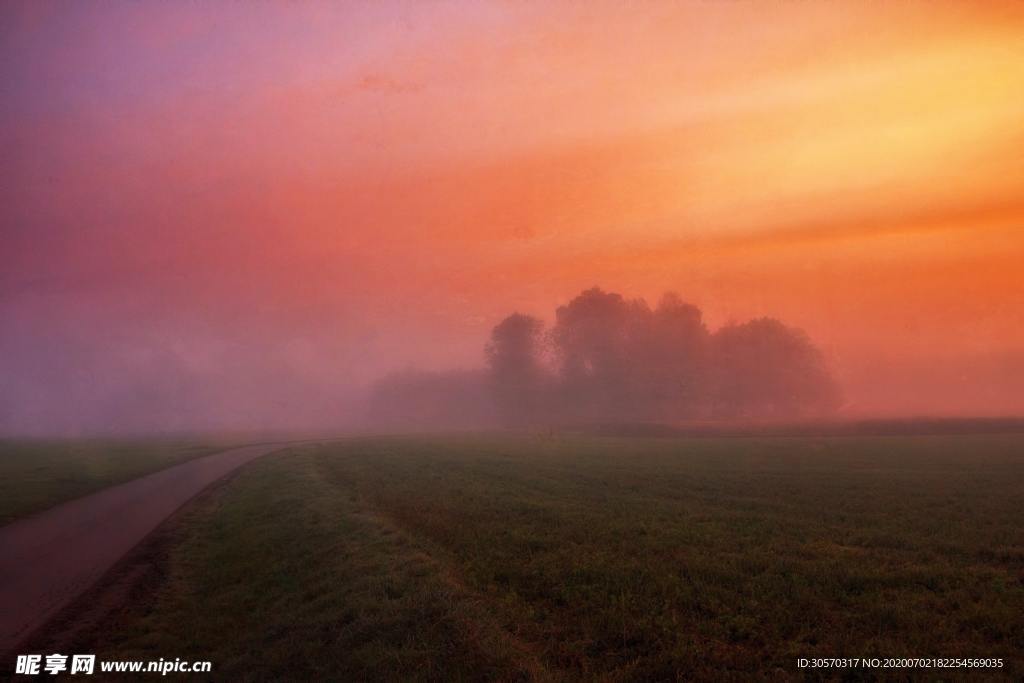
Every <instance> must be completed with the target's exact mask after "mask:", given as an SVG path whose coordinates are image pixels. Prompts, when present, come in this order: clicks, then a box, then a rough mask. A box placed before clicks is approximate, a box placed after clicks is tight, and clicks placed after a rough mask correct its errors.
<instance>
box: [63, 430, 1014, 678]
mask: <svg viewBox="0 0 1024 683" xmlns="http://www.w3.org/2000/svg"><path fill="white" fill-rule="evenodd" d="M1022 493H1024V436H1020V435H1017V436H1008V435H983V436H943V437H908V436H900V437H841V438H810V437H803V438H764V439H751V438H720V439H700V438H691V439H639V438H637V439H625V438H596V437H593V438H587V437H556V438H539V437H532V436H501V435H499V436H493V435H492V436H488V435H480V436H458V437H436V438H435V437H431V438H399V437H388V438H373V439H370V438H367V439H352V440H349V441H346V442H341V443H334V444H325V445H320V446H303V447H297V448H294V449H292V450H291V451H290V452H289V453H288V454H287V455H283V456H274V457H270V458H267V459H264V460H262V461H259V462H256V463H254V464H253V465H251V466H249V467H247V468H245V469H244V470H243V471H241V472H240V473H239V474H238V476H237V477H236V478H235V479H234V480H233V481H231V482H230V483H228V484H227V485H225V486H223V487H222V488H221V489H219V490H218V491H216V492H215V493H213V494H211V495H208V496H206V497H204V498H203V499H202V500H201V501H200V502H199V504H197V505H195V506H192V507H191V508H190V509H189V510H188V511H187V512H186V513H184V514H183V515H181V516H179V517H178V518H177V519H176V520H175V521H174V523H173V524H172V525H171V527H170V529H169V530H168V531H167V532H165V534H164V536H163V540H162V541H161V543H162V545H161V547H160V550H159V553H158V557H157V559H158V562H157V565H158V567H159V568H158V570H155V571H154V572H151V573H150V577H149V579H148V580H147V581H146V583H145V587H144V589H137V590H136V592H135V599H132V600H128V601H126V603H125V604H124V605H123V607H122V608H120V609H119V610H117V611H116V612H115V615H116V616H114V617H112V618H107V619H104V620H101V621H100V623H99V625H97V626H96V627H95V628H91V629H89V630H87V631H86V632H84V633H82V632H80V633H78V634H77V635H76V636H75V638H74V643H73V647H76V648H78V649H73V651H76V652H79V651H80V652H97V653H101V654H102V655H103V656H106V657H114V656H115V655H116V656H117V657H123V658H129V657H132V658H140V659H150V658H151V659H157V658H160V657H171V658H173V657H183V658H192V659H209V660H211V661H213V662H214V667H215V668H214V672H215V675H216V677H217V678H223V679H230V680H243V679H251V678H258V679H265V680H272V679H278V678H287V679H313V678H316V679H321V680H323V679H336V680H341V679H348V680H352V679H359V680H365V679H369V680H379V679H395V678H403V679H404V678H412V679H435V680H437V679H444V680H480V679H484V678H486V679H503V680H517V679H531V678H532V679H539V680H552V679H553V680H558V679H562V680H577V679H591V680H592V679H601V680H658V679H675V678H684V679H691V678H704V679H706V678H714V679H723V678H733V679H738V680H743V679H747V678H748V677H750V675H751V674H760V675H767V676H769V677H771V676H779V677H789V676H792V677H802V676H803V675H804V673H805V672H801V671H799V670H798V669H797V668H796V659H797V658H798V657H830V656H845V657H880V658H884V657H1003V658H1004V659H1005V665H1006V668H1004V669H1003V670H1001V671H1000V672H998V675H999V676H1005V677H1008V678H1017V679H1019V678H1020V677H1021V676H1022V675H1024V505H1022V504H1021V503H1022ZM64 644H65V645H66V644H67V643H66V641H65V643H64ZM68 647H72V645H69V646H68ZM47 651H49V650H47ZM62 651H63V650H62ZM254 672H258V674H254ZM860 675H863V673H861V674H860ZM904 675H906V672H904ZM854 677H857V676H854ZM952 677H954V678H960V677H962V672H961V673H956V672H953V676H952Z"/></svg>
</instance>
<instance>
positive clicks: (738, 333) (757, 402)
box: [711, 318, 840, 418]
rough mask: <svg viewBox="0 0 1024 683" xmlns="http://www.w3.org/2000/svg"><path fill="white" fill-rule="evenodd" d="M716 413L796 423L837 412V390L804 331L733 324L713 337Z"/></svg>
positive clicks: (772, 323)
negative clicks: (807, 417)
mask: <svg viewBox="0 0 1024 683" xmlns="http://www.w3.org/2000/svg"><path fill="white" fill-rule="evenodd" d="M711 349H712V354H711V356H712V362H711V372H712V373H713V386H712V394H711V401H712V407H713V411H714V414H715V415H717V416H719V417H727V418H792V417H806V416H820V415H824V414H828V413H831V412H834V411H835V410H836V409H837V408H838V407H839V404H840V396H839V390H838V387H837V385H836V383H835V381H834V379H833V378H832V376H831V375H830V374H829V372H828V370H827V368H826V366H825V362H824V357H823V356H822V354H821V352H820V351H819V350H818V349H817V348H816V347H815V346H814V345H813V344H812V343H811V340H810V339H809V338H808V337H807V335H806V334H804V333H803V332H802V331H800V330H797V329H794V328H791V327H787V326H786V325H784V324H782V323H781V322H779V321H778V320H775V319H773V318H760V319H757V320H751V321H749V322H746V323H743V324H732V325H727V326H725V327H723V328H722V329H720V330H718V332H716V333H715V334H714V335H713V336H712V338H711Z"/></svg>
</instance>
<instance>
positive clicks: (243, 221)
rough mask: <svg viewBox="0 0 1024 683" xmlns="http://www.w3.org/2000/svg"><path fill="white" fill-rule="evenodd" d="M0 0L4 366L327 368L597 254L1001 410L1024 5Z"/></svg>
mask: <svg viewBox="0 0 1024 683" xmlns="http://www.w3.org/2000/svg"><path fill="white" fill-rule="evenodd" d="M0 13H2V14H3V17H2V19H3V21H0V24H2V28H0V32H2V37H0V53H2V54H0V56H2V57H3V60H2V66H0V71H2V74H0V75H2V77H3V79H4V82H5V83H9V84H10V86H9V87H8V88H7V89H6V92H5V93H4V94H3V96H2V97H3V99H4V105H5V106H4V108H3V110H2V111H0V124H2V126H0V144H2V146H3V149H5V150H6V152H5V157H6V158H7V159H8V160H9V162H8V163H6V164H5V165H4V166H5V168H3V170H0V173H2V174H3V175H2V180H3V182H2V184H0V200H3V205H4V206H5V209H4V214H5V215H4V216H3V225H2V230H3V244H4V249H3V252H2V254H0V259H2V262H0V265H2V266H3V268H2V270H0V308H2V313H3V314H4V316H5V318H6V319H7V320H10V321H12V323H17V324H16V325H15V324H12V325H10V326H9V327H8V328H7V330H5V331H4V332H3V333H0V334H2V335H3V336H2V337H0V343H2V344H3V349H4V350H5V351H6V352H7V356H8V358H14V359H15V360H9V361H8V362H9V363H11V364H12V366H14V365H16V366H17V367H18V368H25V367H31V365H32V364H31V363H29V364H27V365H26V363H25V362H23V360H24V359H23V358H22V356H21V355H19V354H23V353H27V352H24V349H30V350H31V355H32V358H33V359H34V360H33V362H34V363H38V364H40V365H47V363H46V360H45V359H46V358H47V356H46V353H47V352H46V351H41V350H39V346H40V345H39V344H37V343H35V342H36V341H37V340H38V339H39V338H46V339H47V340H49V346H47V348H51V351H50V352H49V353H52V354H54V355H63V356H66V357H68V356H70V357H74V358H78V357H79V356H76V355H75V354H74V353H72V352H71V351H69V349H73V350H78V349H80V348H82V347H88V348H90V349H94V348H111V349H115V350H116V353H114V352H110V353H108V354H107V355H104V354H103V353H101V352H100V351H95V352H90V354H87V356H86V360H83V361H81V362H83V363H96V364H98V365H97V369H96V370H95V372H98V373H100V374H102V369H103V368H104V367H108V366H109V365H110V363H112V362H115V361H112V360H111V357H112V356H114V355H117V354H121V355H119V356H117V359H116V364H121V365H118V367H121V366H122V365H124V363H125V361H124V360H123V358H124V355H125V354H127V356H128V357H136V356H144V357H147V358H148V357H149V356H147V354H150V355H152V354H153V353H154V348H156V347H159V349H160V350H161V353H168V354H170V355H171V356H172V357H174V358H176V359H177V361H176V362H179V363H182V364H184V365H185V366H187V367H188V368H189V369H190V370H191V371H193V372H194V373H196V374H197V376H198V377H205V376H206V374H205V373H210V372H213V371H214V370H216V371H217V372H218V373H220V374H219V375H218V377H220V378H221V381H222V382H223V383H224V384H225V385H231V386H237V387H242V388H240V389H238V392H247V393H252V387H253V386H259V387H261V388H262V387H264V386H265V383H264V384H260V383H255V384H254V382H255V380H252V379H251V377H252V376H253V372H252V371H251V367H250V364H255V365H258V366H259V368H260V370H259V373H257V374H258V375H259V377H260V378H261V379H262V380H266V381H275V382H282V381H292V379H294V378H296V377H299V378H302V379H301V382H299V383H298V384H295V387H297V388H296V389H295V395H296V396H301V394H302V390H304V389H308V388H309V387H310V386H315V388H316V391H318V392H320V394H317V395H329V394H330V390H329V385H349V386H356V385H358V384H359V383H361V382H365V381H366V380H367V379H369V378H371V377H373V376H374V375H376V374H377V373H379V372H381V371H384V370H386V369H388V368H393V367H402V366H405V365H409V364H419V365H425V366H429V367H443V366H451V365H462V366H468V365H475V364H477V363H479V362H480V357H481V354H480V349H481V346H482V340H483V339H484V337H485V336H486V334H487V332H488V330H489V328H490V327H491V326H492V325H493V324H494V323H495V322H496V321H497V320H498V319H500V317H501V316H502V315H504V314H505V313H507V312H509V311H511V310H514V309H519V310H522V311H524V312H530V313H534V314H538V315H541V316H546V317H550V315H551V312H552V310H553V308H554V306H555V305H556V304H557V303H561V302H564V301H566V300H567V299H568V298H569V297H571V296H572V295H573V294H575V293H576V292H578V291H579V290H580V289H582V288H584V287H587V286H590V285H593V284H599V285H601V286H603V287H605V288H610V289H614V290H617V291H621V292H622V293H623V294H626V295H629V296H644V297H647V298H648V299H649V300H654V299H656V298H657V296H658V295H659V294H660V292H662V291H663V290H666V289H672V290H675V291H678V292H679V293H680V294H681V295H682V296H683V297H684V298H686V299H688V300H690V301H692V302H693V303H695V304H697V305H698V306H700V307H701V308H703V310H704V311H705V314H706V317H707V319H708V321H709V322H710V323H711V324H712V325H718V324H721V323H723V322H726V321H729V320H740V319H746V318H749V317H752V316H758V315H774V316H777V317H780V318H782V319H784V320H785V321H787V322H790V323H792V324H794V325H797V326H800V327H803V328H804V329H805V330H807V332H808V333H809V334H810V335H811V336H812V337H813V338H814V339H815V340H817V341H818V343H819V344H820V345H821V346H822V347H823V349H824V350H825V351H826V353H827V354H828V356H829V358H830V360H831V362H832V364H833V366H834V367H835V368H836V371H837V373H838V374H839V375H840V377H841V379H842V380H843V383H844V385H845V387H846V393H847V396H848V399H849V406H848V408H847V410H848V411H849V413H850V414H858V415H859V414H922V413H930V414H964V413H972V414H977V413H1001V414H1006V413H1015V414H1020V413H1024V312H1022V311H1024V274H1022V272H1021V271H1022V266H1021V264H1024V5H1022V4H1021V3H1018V2H1008V3H1005V4H1003V3H997V2H987V3H967V2H964V3H940V2H923V1H921V2H893V3H877V2H866V3H865V2H849V3H846V2H827V3H809V2H807V3H804V2H791V3H779V2H762V3H753V2H744V1H734V2H691V3H676V2H671V3H670V2H664V3H658V2H652V3H623V2H617V1H616V2H611V1H609V2H601V1H598V2H588V3H575V2H573V3H568V2H566V3H519V2H484V1H481V2H439V3H409V2H381V3H368V2H353V3H320V2H299V3H270V2H267V3H256V4H249V3H217V4H214V3H127V2H126V3H113V2H110V3H81V4H77V5H74V6H68V5H61V4H53V5H51V4H48V3H41V2H26V3H5V4H4V7H3V9H2V10H0ZM12 330H13V331H12ZM111 338H112V339H114V340H115V341H114V342H110V341H109V340H110V339H111ZM240 348H244V349H245V350H246V353H240V352H239V349H240ZM133 354H134V355H133ZM227 358H231V359H236V360H237V359H238V358H244V359H248V360H245V362H241V361H239V362H238V364H237V366H231V364H230V363H226V359H227ZM97 359H100V360H97ZM76 362H77V361H76ZM104 364H106V365H104ZM226 364H227V365H229V366H231V367H235V370H234V372H235V374H234V375H232V374H231V372H229V371H225V370H224V369H223V368H224V367H225V365H226ZM126 367H127V369H126V370H124V373H127V374H130V372H131V368H132V367H135V366H134V365H132V364H131V363H128V364H127V366H126ZM268 367H272V368H274V370H273V372H270V371H269V370H268V369H267V368H268ZM20 372H21V374H20V375H18V377H20V378H21V382H20V384H18V386H19V387H20V389H19V391H22V392H24V391H25V387H31V388H33V391H37V392H40V395H41V396H42V398H40V399H39V407H38V409H35V410H36V412H34V413H32V415H44V414H47V413H46V408H45V404H46V401H47V400H50V399H48V398H46V397H47V396H51V397H52V396H54V395H60V393H61V392H60V391H59V386H56V385H59V383H60V382H61V381H62V380H61V379H60V376H56V377H53V376H50V375H46V374H45V373H43V374H41V375H38V376H35V375H32V373H31V372H30V371H28V370H22V371H20ZM268 373H269V374H268ZM94 374H95V373H94ZM282 378H288V379H286V380H282ZM47 382H49V383H51V384H54V385H55V386H54V387H51V391H49V393H48V392H47V391H44V390H43V389H42V388H41V387H42V385H44V384H46V383H47ZM293 384H294V382H293ZM229 395H234V394H230V392H229ZM225 400H228V399H225ZM0 407H2V406H0ZM8 410H9V411H11V410H13V409H10V408H9V409H8ZM15 412H16V411H15ZM30 412H31V411H30ZM12 414H13V413H12ZM20 414H21V413H18V415H20ZM19 419H22V417H17V416H16V417H15V418H11V420H10V422H11V423H12V424H17V423H18V420H19ZM23 419H24V420H28V421H31V420H30V418H29V417H24V418H23ZM33 419H34V418H33Z"/></svg>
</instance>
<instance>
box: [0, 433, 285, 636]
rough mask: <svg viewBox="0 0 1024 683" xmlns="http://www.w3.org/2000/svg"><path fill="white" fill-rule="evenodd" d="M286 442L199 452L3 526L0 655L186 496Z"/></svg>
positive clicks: (0, 543)
mask: <svg viewBox="0 0 1024 683" xmlns="http://www.w3.org/2000/svg"><path fill="white" fill-rule="evenodd" d="M284 447H285V445H284V444H262V445H256V446H245V447H242V448H235V449H232V450H229V451H224V452H222V453H216V454H214V455H208V456H206V457H202V458H197V459H195V460H190V461H189V462H185V463H182V464H180V465H176V466H174V467H170V468H168V469H166V470H162V471H160V472H154V473H153V474H149V475H147V476H145V477H141V478H139V479H135V480H134V481H130V482H126V483H124V484H119V485H117V486H112V487H110V488H108V489H104V490H103V491H99V492H97V493H94V494H92V495H89V496H85V497H83V498H79V499H77V500H73V501H70V502H68V503H64V504H63V505H58V506H57V507H55V508H51V509H50V510H47V511H45V512H42V513H40V514H38V515H35V516H33V517H29V518H27V519H23V520H18V521H16V522H14V523H12V524H9V525H7V526H5V527H2V528H0V654H2V653H11V652H12V651H13V648H15V647H16V646H17V645H18V643H20V642H21V641H22V640H23V639H24V638H25V637H26V636H28V635H29V634H31V633H32V632H33V631H34V630H36V629H37V628H39V627H40V626H42V625H43V624H44V623H45V622H46V621H47V620H48V619H49V618H50V617H52V616H53V615H54V614H55V613H56V612H58V611H59V610H60V609H61V608H62V607H64V606H65V605H67V604H68V603H69V602H71V600H73V599H74V598H75V597H77V596H79V595H81V594H82V592H83V591H85V590H86V589H87V588H89V586H91V585H92V584H93V583H95V581H96V580H97V579H99V578H100V576H102V575H103V573H104V572H106V571H107V570H108V569H110V567H112V566H113V565H114V563H116V562H117V561H118V560H119V559H120V558H121V557H123V556H124V555H125V553H127V552H128V551H129V550H131V549H132V547H134V546H135V545H136V544H137V543H139V541H141V540H142V539H143V538H145V537H146V535H147V534H149V533H150V532H151V531H152V530H153V529H155V528H156V526H157V525H158V524H160V522H162V521H163V520H165V519H167V517H169V516H170V515H171V513H173V512H174V511H175V510H177V509H178V508H179V507H181V506H182V505H183V504H184V503H186V502H187V501H188V500H189V499H191V498H192V497H194V496H195V495H196V494H198V493H199V492H200V491H202V490H203V489H205V488H206V487H207V486H209V485H210V484H212V483H213V482H215V481H217V480H218V479H220V478H221V477H223V476H225V475H226V474H228V473H229V472H231V471H233V470H235V469H237V468H238V467H240V466H241V465H243V464H245V463H247V462H249V461H250V460H253V459H255V458H258V457H260V456H263V455H267V454H268V453H271V452H273V451H276V450H280V449H282V448H284Z"/></svg>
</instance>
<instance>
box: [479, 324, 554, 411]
mask: <svg viewBox="0 0 1024 683" xmlns="http://www.w3.org/2000/svg"><path fill="white" fill-rule="evenodd" d="M543 330H544V323H542V322H541V321H540V320H538V319H537V318H534V317H532V316H529V315H524V314H522V313H513V314H512V315H510V316H508V317H507V318H505V319H504V320H502V321H501V322H500V323H498V324H497V325H496V326H495V327H494V329H493V330H491V339H490V342H489V343H488V344H487V348H486V350H485V353H486V357H487V366H488V374H489V384H490V388H491V394H492V396H493V398H494V404H495V407H496V409H497V412H498V414H499V416H500V417H501V419H502V420H503V421H504V422H505V423H506V424H508V425H510V426H521V425H525V424H531V423H533V422H534V421H536V420H537V419H538V418H539V417H540V410H541V405H542V403H543V401H544V396H545V393H546V385H547V378H546V373H545V370H544V365H543V362H542V358H541V356H542V354H541V334H542V332H543Z"/></svg>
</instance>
